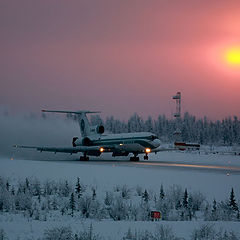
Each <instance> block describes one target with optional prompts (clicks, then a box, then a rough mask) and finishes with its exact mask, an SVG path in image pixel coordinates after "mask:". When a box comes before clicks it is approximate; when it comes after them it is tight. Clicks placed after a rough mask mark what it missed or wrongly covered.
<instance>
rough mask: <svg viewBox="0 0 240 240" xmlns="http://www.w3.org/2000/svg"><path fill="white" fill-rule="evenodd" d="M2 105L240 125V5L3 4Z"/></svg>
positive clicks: (0, 24)
mask: <svg viewBox="0 0 240 240" xmlns="http://www.w3.org/2000/svg"><path fill="white" fill-rule="evenodd" d="M0 36H1V37H0V83H1V85H0V105H4V106H7V107H9V108H10V109H13V110H19V111H22V110H24V111H33V112H36V113H37V112H39V111H40V109H42V108H49V109H63V110H68V109H69V110H77V109H89V110H101V111H102V112H104V115H114V116H115V117H117V118H122V119H126V118H128V117H129V116H130V115H132V114H133V113H134V112H137V113H139V114H140V115H142V116H144V117H146V116H148V115H152V116H154V117H156V116H157V115H158V114H163V113H164V114H166V115H167V116H170V115H171V113H172V112H173V111H174V109H175V108H174V102H173V100H171V96H172V95H174V94H175V93H176V92H177V91H181V92H182V95H183V109H184V111H189V112H190V113H192V114H195V115H197V116H199V117H202V116H204V115H207V116H208V117H209V118H210V119H217V118H223V117H226V116H232V115H237V116H240V107H239V106H240V66H230V65H229V64H228V63H226V62H224V60H223V59H222V55H223V53H224V51H225V49H226V48H229V47H232V46H240V2H239V1H227V0H226V1H220V0H216V1H207V0H206V1H203V0H201V1H200V0H199V1H198V0H196V1H190V0H189V1H184V0H182V1H178V0H175V1H163V0H162V1H161V0H158V1H139V0H135V1H127V0H123V1H120V0H119V1H112V0H109V1H103V0H101V1H99V0H92V1H89V0H86V1H59V0H58V1H57V0H56V1H53V0H52V1H47V0H46V1H44V0H41V1H40V0H39V1H30V0H29V1H25V0H23V1H17V0H16V1H8V0H5V1H1V3H0Z"/></svg>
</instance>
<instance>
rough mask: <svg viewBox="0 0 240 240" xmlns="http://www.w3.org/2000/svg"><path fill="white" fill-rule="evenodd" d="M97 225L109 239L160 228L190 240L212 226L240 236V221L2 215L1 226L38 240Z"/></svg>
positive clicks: (9, 233)
mask: <svg viewBox="0 0 240 240" xmlns="http://www.w3.org/2000/svg"><path fill="white" fill-rule="evenodd" d="M91 224H92V226H93V232H94V233H95V234H99V235H100V236H104V237H105V239H116V240H118V239H122V237H123V236H124V235H125V234H126V232H127V231H128V229H129V228H130V229H131V230H132V233H134V232H135V231H136V232H138V231H145V230H148V231H152V232H154V230H155V228H156V227H157V226H158V225H165V226H170V227H171V228H172V230H173V232H174V234H175V235H176V236H178V237H182V238H185V239H190V238H189V237H190V234H191V232H192V231H193V230H194V229H197V228H199V226H201V225H204V224H208V225H212V226H213V227H214V228H215V229H216V230H219V229H224V230H227V231H234V232H235V233H237V234H240V223H239V222H204V221H178V222H174V221H159V222H146V221H136V222H132V221H111V220H105V221H95V220H82V219H75V218H71V217H65V218H63V219H61V220H58V221H36V220H27V219H26V218H22V217H20V216H16V217H15V219H12V218H7V217H6V216H0V227H1V228H3V229H4V230H5V232H6V234H7V236H9V239H15V238H16V236H18V237H19V238H20V239H27V238H30V237H33V239H37V238H38V237H42V236H43V233H44V230H46V229H51V228H53V227H62V226H70V227H71V229H72V230H73V232H80V231H83V230H88V229H89V227H90V225H91Z"/></svg>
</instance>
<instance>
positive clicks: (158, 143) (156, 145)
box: [153, 139, 161, 147]
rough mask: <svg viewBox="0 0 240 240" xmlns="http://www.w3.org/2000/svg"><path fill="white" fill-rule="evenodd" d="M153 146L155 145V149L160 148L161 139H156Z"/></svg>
mask: <svg viewBox="0 0 240 240" xmlns="http://www.w3.org/2000/svg"><path fill="white" fill-rule="evenodd" d="M153 144H154V146H155V147H159V146H160V144H161V141H160V140H159V139H154V140H153Z"/></svg>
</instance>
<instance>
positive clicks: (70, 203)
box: [69, 193, 76, 217]
mask: <svg viewBox="0 0 240 240" xmlns="http://www.w3.org/2000/svg"><path fill="white" fill-rule="evenodd" d="M69 206H70V209H71V211H72V212H71V215H72V217H73V212H74V210H75V209H76V207H75V198H74V193H72V194H71V197H70V201H69Z"/></svg>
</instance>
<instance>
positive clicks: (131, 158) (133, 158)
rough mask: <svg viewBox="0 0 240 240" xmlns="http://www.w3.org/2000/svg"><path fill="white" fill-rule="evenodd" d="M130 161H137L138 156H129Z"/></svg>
mask: <svg viewBox="0 0 240 240" xmlns="http://www.w3.org/2000/svg"><path fill="white" fill-rule="evenodd" d="M130 161H132V162H138V161H139V157H130Z"/></svg>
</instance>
